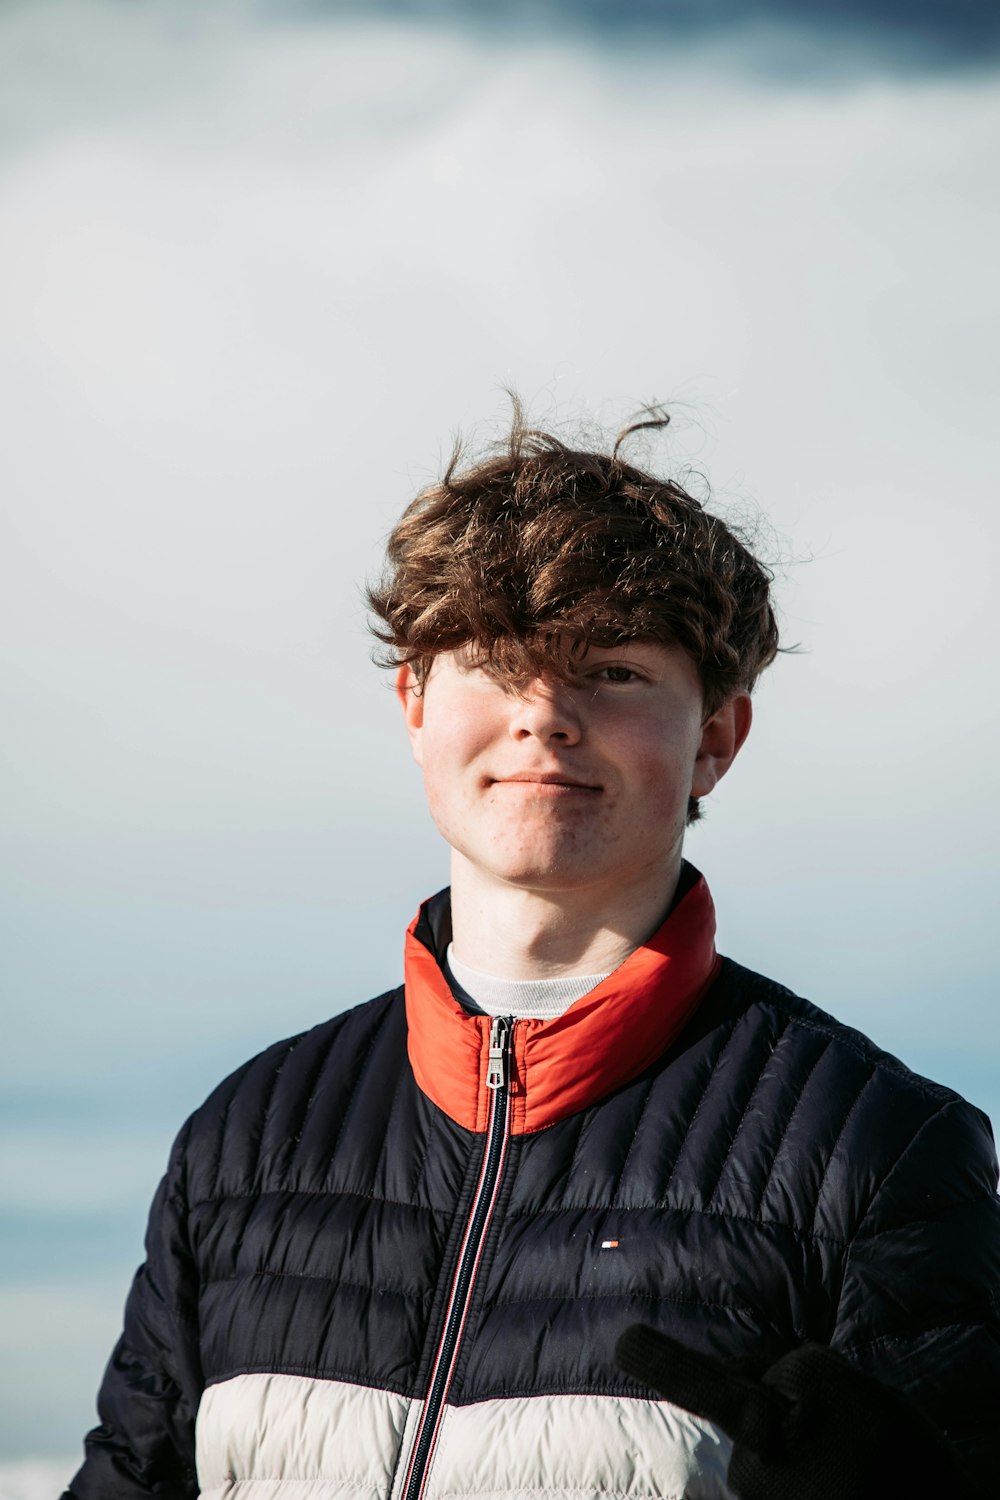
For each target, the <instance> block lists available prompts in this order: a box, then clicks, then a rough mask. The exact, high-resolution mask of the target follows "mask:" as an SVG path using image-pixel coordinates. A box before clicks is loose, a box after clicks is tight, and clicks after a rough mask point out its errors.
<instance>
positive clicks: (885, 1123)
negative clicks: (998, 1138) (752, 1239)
mask: <svg viewBox="0 0 1000 1500" xmlns="http://www.w3.org/2000/svg"><path fill="white" fill-rule="evenodd" d="M719 986H720V988H721V990H722V992H723V993H722V995H721V996H720V1001H721V1006H722V1014H727V1013H728V1016H729V1024H730V1025H731V1027H732V1039H733V1042H734V1043H735V1044H736V1045H737V1047H738V1049H739V1050H740V1052H741V1054H742V1053H747V1052H748V1051H749V1050H751V1049H752V1047H753V1044H754V1039H758V1038H760V1037H761V1034H762V1033H763V1035H764V1036H766V1037H767V1038H769V1043H768V1052H767V1061H766V1063H765V1065H764V1067H763V1068H762V1070H761V1077H764V1076H765V1075H770V1077H771V1078H772V1079H773V1078H775V1077H778V1078H781V1079H783V1081H784V1084H785V1087H786V1092H787V1096H788V1097H790V1098H791V1099H792V1101H793V1105H792V1109H793V1113H792V1115H791V1117H789V1118H788V1119H787V1128H786V1136H785V1145H786V1146H787V1144H788V1137H789V1136H793V1137H794V1138H795V1139H797V1140H798V1141H799V1142H800V1143H801V1144H802V1147H803V1150H804V1151H806V1150H808V1148H809V1146H810V1145H811V1146H812V1148H813V1149H814V1150H815V1151H816V1152H817V1153H818V1154H819V1156H820V1157H821V1159H822V1178H821V1180H820V1182H819V1186H818V1191H817V1196H816V1199H815V1203H814V1221H813V1227H814V1229H815V1230H816V1231H817V1232H819V1233H823V1232H826V1233H828V1234H829V1235H830V1236H831V1237H832V1238H836V1239H840V1240H848V1239H851V1238H852V1237H853V1234H854V1233H855V1232H856V1231H857V1229H858V1228H859V1227H860V1226H861V1225H862V1224H864V1227H865V1232H870V1233H875V1232H878V1230H879V1227H880V1226H881V1225H882V1224H883V1223H888V1222H896V1221H898V1220H899V1219H900V1217H904V1218H905V1217H907V1216H911V1215H912V1216H914V1217H917V1216H920V1215H923V1214H926V1215H932V1214H934V1213H939V1212H942V1211H943V1210H944V1209H945V1208H947V1206H948V1205H949V1204H954V1203H956V1202H959V1201H972V1200H981V1199H984V1198H990V1197H992V1196H993V1195H994V1194H995V1189H996V1182H997V1158H996V1150H995V1147H994V1142H993V1132H992V1128H991V1125H990V1121H989V1119H988V1117H987V1116H986V1115H985V1114H984V1113H983V1111H981V1110H979V1109H977V1108H976V1107H975V1106H974V1105H972V1104H970V1103H968V1102H967V1101H966V1100H965V1099H963V1098H962V1096H961V1095H960V1094H959V1093H957V1092H956V1091H955V1090H954V1089H952V1088H948V1087H947V1086H946V1085H944V1084H940V1083H937V1082H935V1081H934V1080H933V1079H930V1078H925V1077H923V1076H922V1075H921V1074H919V1073H915V1072H913V1071H912V1069H910V1068H908V1067H907V1066H906V1064H905V1063H903V1062H902V1061H901V1060H900V1059H899V1058H898V1057H895V1056H894V1055H893V1054H892V1053H889V1052H886V1051H885V1050H884V1049H883V1048H881V1047H879V1046H877V1045H876V1043H875V1042H873V1041H872V1040H871V1038H870V1037H868V1036H866V1035H865V1034H864V1033H863V1032H861V1031H859V1030H857V1028H855V1027H852V1026H847V1025H845V1024H844V1023H843V1022H842V1021H839V1020H837V1018H836V1017H835V1016H833V1015H830V1014H829V1013H828V1012H827V1011H824V1010H822V1009H820V1007H819V1006H817V1005H814V1004H812V1003H811V1002H810V1001H808V1000H806V999H803V998H802V997H801V996H799V995H796V994H794V993H793V992H792V991H791V990H789V989H788V988H786V987H785V986H784V985H781V984H778V983H776V982H775V981H774V980H772V979H768V978H766V977H765V976H763V975H761V974H756V973H754V972H753V971H752V970H749V969H745V968H743V967H742V966H741V965H739V964H737V963H734V962H733V961H732V960H730V959H726V960H724V964H723V970H722V973H721V975H720V981H719ZM738 1037H741V1038H742V1045H741V1044H740V1042H737V1038H738ZM758 1052H759V1046H758ZM787 1161H788V1157H787V1153H783V1163H785V1164H786V1163H787Z"/></svg>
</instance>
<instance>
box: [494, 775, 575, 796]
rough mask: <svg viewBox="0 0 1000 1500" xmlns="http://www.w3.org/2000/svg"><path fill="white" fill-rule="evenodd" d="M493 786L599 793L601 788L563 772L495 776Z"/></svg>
mask: <svg viewBox="0 0 1000 1500" xmlns="http://www.w3.org/2000/svg"><path fill="white" fill-rule="evenodd" d="M491 781H492V785H494V786H496V785H498V784H499V785H501V786H503V785H509V784H511V783H514V784H516V785H522V786H547V787H553V788H556V789H558V788H560V787H561V788H563V789H564V790H565V791H571V792H599V791H600V790H601V788H600V786H599V785H598V784H597V783H595V782H592V781H581V780H579V778H578V777H575V776H567V775H566V774H565V773H564V772H562V771H516V772H515V773H514V775H513V776H495V777H493V778H491Z"/></svg>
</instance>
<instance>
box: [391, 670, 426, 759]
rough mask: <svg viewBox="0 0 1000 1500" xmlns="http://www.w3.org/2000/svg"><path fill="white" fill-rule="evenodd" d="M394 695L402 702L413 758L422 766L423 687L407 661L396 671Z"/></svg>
mask: <svg viewBox="0 0 1000 1500" xmlns="http://www.w3.org/2000/svg"><path fill="white" fill-rule="evenodd" d="M396 697H397V698H398V699H399V701H400V703H401V704H402V708H403V718H404V719H405V720H406V732H407V734H408V735H409V737H410V748H411V749H412V751H413V759H414V760H415V761H416V763H417V765H418V766H422V765H423V763H424V762H423V743H422V731H423V727H424V693H423V688H422V687H421V685H420V683H419V682H418V681H417V674H416V673H415V672H414V670H413V668H412V667H411V666H410V664H409V662H404V664H403V665H402V666H401V667H400V668H399V671H398V672H397V673H396Z"/></svg>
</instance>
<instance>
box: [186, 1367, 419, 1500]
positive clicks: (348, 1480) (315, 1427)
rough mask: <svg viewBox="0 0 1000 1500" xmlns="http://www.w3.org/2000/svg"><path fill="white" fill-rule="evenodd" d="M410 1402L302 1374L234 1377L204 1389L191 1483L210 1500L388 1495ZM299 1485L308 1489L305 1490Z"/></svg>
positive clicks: (315, 1499)
mask: <svg viewBox="0 0 1000 1500" xmlns="http://www.w3.org/2000/svg"><path fill="white" fill-rule="evenodd" d="M410 1405H411V1402H410V1400H409V1398H408V1397H406V1396H397V1395H395V1394H393V1392H392V1391H379V1390H372V1389H371V1388H370V1387H369V1386H363V1385H350V1384H348V1383H347V1382H346V1381H340V1380H310V1379H306V1378H305V1377H304V1376H301V1375H235V1376H234V1377H233V1378H232V1380H223V1381H220V1383H219V1384H218V1385H210V1386H209V1387H208V1388H207V1390H206V1391H205V1393H204V1395H203V1396H202V1398H201V1404H200V1406H199V1407H198V1421H197V1424H196V1428H195V1435H196V1452H197V1463H198V1483H199V1485H200V1487H201V1493H202V1496H204V1497H208V1496H211V1497H212V1500H216V1497H221V1496H223V1495H225V1494H228V1493H230V1492H231V1491H232V1489H233V1487H234V1485H239V1487H240V1491H239V1492H240V1497H241V1500H251V1497H253V1496H254V1495H255V1494H257V1495H259V1497H260V1500H264V1497H265V1496H267V1497H273V1496H277V1495H279V1494H280V1493H281V1489H282V1483H284V1482H287V1481H291V1480H293V1481H295V1485H294V1490H293V1488H292V1486H291V1485H290V1484H289V1485H288V1489H287V1493H288V1494H289V1495H291V1494H292V1493H294V1495H295V1500H341V1497H343V1500H358V1497H359V1496H360V1495H362V1494H363V1495H365V1496H366V1497H367V1500H374V1497H375V1496H378V1495H387V1494H388V1492H389V1485H390V1483H391V1481H392V1471H393V1467H394V1465H395V1462H396V1455H397V1453H398V1452H399V1447H400V1443H401V1442H402V1438H403V1429H404V1427H405V1425H406V1413H407V1411H408V1409H409V1407H410ZM302 1481H306V1483H303V1482H302Z"/></svg>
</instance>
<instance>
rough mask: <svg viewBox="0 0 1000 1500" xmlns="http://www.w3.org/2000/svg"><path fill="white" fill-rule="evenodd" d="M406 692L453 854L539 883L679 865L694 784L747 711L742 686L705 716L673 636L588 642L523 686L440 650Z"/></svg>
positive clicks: (602, 880) (708, 774)
mask: <svg viewBox="0 0 1000 1500" xmlns="http://www.w3.org/2000/svg"><path fill="white" fill-rule="evenodd" d="M399 688H400V696H401V698H402V701H403V706H404V711H405V714H406V720H407V727H408V730H409V734H410V739H411V742H412V745H413V753H414V756H415V758H416V760H417V762H418V764H419V765H420V766H421V767H422V768H423V773H424V785H425V788H426V792H427V802H428V806H429V808H430V812H431V816H432V817H433V819H434V821H435V823H436V824H437V826H438V829H439V830H440V832H441V833H442V835H443V836H444V838H445V839H447V841H448V843H449V844H450V845H451V846H452V849H453V850H455V851H456V855H457V857H458V858H459V859H462V860H466V861H468V862H470V863H471V864H472V865H473V866H475V867H476V869H477V871H478V872H479V873H480V874H481V875H485V876H488V877H492V878H494V879H496V880H498V881H502V882H504V883H505V884H510V885H515V886H519V887H522V888H525V889H534V890H539V891H542V890H544V891H549V892H552V893H554V892H556V891H570V890H573V889H577V890H581V891H582V890H584V889H588V888H589V889H591V890H593V889H594V888H595V887H598V888H599V887H602V886H606V887H608V888H609V889H611V888H612V887H613V888H616V889H617V890H619V891H620V890H621V889H623V888H627V887H629V886H642V885H643V884H644V883H645V882H646V881H647V880H653V881H659V880H662V879H663V878H664V876H665V875H667V874H669V872H670V871H671V870H675V869H676V864H677V861H678V860H679V858H680V849H681V844H682V841H683V836H684V827H685V821H686V815H687V807H688V798H689V796H695V797H701V796H704V795H706V793H708V792H709V791H711V789H712V787H713V786H714V785H715V782H716V781H717V780H718V778H719V776H720V775H722V774H723V772H724V771H725V770H726V769H727V767H728V765H729V763H730V762H731V761H732V759H733V756H734V755H735V754H736V751H737V750H738V749H739V745H740V744H741V743H742V741H743V738H744V737H745V735H746V731H747V729H748V728H749V722H750V707H749V699H748V698H747V696H746V694H738V695H737V697H736V698H735V699H733V700H731V701H730V703H729V704H727V705H726V707H725V708H723V709H722V710H720V712H719V714H717V715H715V716H713V718H712V719H709V720H708V721H707V722H703V720H702V689H701V683H700V681H699V678H698V673H697V671H696V669H695V667H694V664H693V663H692V661H691V660H690V658H689V657H688V656H687V655H686V654H685V652H683V651H682V650H681V649H680V648H679V647H674V646H665V645H661V644H659V643H658V642H651V641H634V642H629V643H627V644H626V645H623V646H619V647H614V648H608V649H604V648H598V647H591V648H590V649H589V650H588V651H587V653H586V655H585V656H584V657H583V658H582V659H581V660H580V662H579V664H578V668H577V672H576V675H575V677H574V680H573V682H572V683H570V684H567V683H562V682H560V681H558V680H557V679H555V678H539V679H537V680H535V681H534V682H532V683H531V684H530V685H529V686H528V687H527V688H526V689H525V690H524V692H523V693H522V694H518V693H515V692H514V691H512V690H511V689H510V688H507V687H505V686H504V685H503V684H502V683H501V682H499V681H497V680H496V678H494V677H493V676H491V675H490V674H489V672H488V671H487V670H486V669H484V668H482V667H478V666H476V665H474V664H472V663H471V662H470V660H469V658H468V657H467V655H466V653H464V652H461V651H460V652H446V653H442V654H441V655H439V656H437V657H435V659H434V664H433V668H432V670H431V672H430V675H429V676H428V678H427V680H426V682H425V684H424V686H423V689H422V690H420V689H417V690H416V691H414V688H415V680H414V678H413V675H412V672H410V670H409V669H408V668H403V669H401V671H400V674H399Z"/></svg>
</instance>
